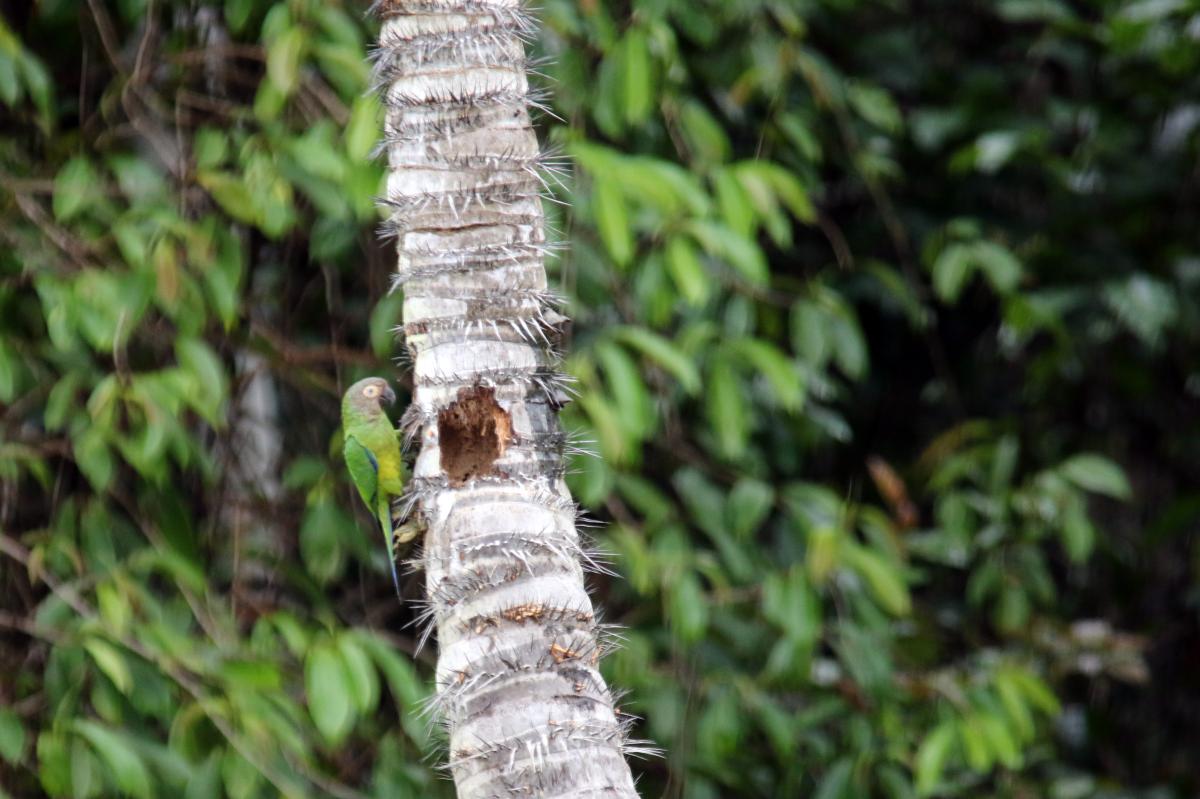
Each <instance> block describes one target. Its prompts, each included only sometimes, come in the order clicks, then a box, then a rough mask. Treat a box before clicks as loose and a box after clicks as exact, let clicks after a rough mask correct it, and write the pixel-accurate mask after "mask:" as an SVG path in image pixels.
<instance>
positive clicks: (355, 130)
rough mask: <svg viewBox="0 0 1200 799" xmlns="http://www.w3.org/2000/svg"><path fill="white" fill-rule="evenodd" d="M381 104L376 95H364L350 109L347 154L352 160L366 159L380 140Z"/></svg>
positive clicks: (346, 138) (346, 137) (346, 135)
mask: <svg viewBox="0 0 1200 799" xmlns="http://www.w3.org/2000/svg"><path fill="white" fill-rule="evenodd" d="M379 116H380V105H379V101H378V100H377V99H375V96H374V95H370V94H367V95H363V96H362V97H360V98H359V99H357V100H355V101H354V105H353V107H351V109H350V121H349V122H347V123H346V133H345V141H346V156H347V157H348V158H350V159H351V160H352V161H365V160H367V158H368V157H369V156H370V155H371V151H372V150H373V149H375V144H376V142H378V141H379V137H380V130H379Z"/></svg>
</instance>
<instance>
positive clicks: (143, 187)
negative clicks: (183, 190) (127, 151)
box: [108, 155, 168, 205]
mask: <svg viewBox="0 0 1200 799" xmlns="http://www.w3.org/2000/svg"><path fill="white" fill-rule="evenodd" d="M108 167H109V169H111V170H112V172H113V174H114V175H116V177H117V185H118V186H120V187H121V191H122V192H123V193H124V194H125V196H126V197H128V198H129V201H130V202H131V203H134V204H135V205H136V204H151V203H155V202H163V201H164V200H165V198H166V197H167V189H168V187H167V182H166V180H164V179H163V176H162V173H161V172H159V171H158V169H156V168H155V167H154V166H153V165H152V164H151V163H150V162H149V161H146V160H145V159H142V158H138V157H136V156H132V155H115V156H113V157H111V158H109V159H108Z"/></svg>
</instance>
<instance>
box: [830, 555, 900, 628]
mask: <svg viewBox="0 0 1200 799" xmlns="http://www.w3.org/2000/svg"><path fill="white" fill-rule="evenodd" d="M841 552H842V557H843V558H844V559H845V562H846V564H847V565H849V566H850V568H852V569H854V570H855V571H856V572H858V574H859V575H860V576H861V577H862V578H863V579H864V580H866V581H867V586H868V587H869V588H870V589H871V594H872V595H873V596H874V597H875V599H876V600H877V601H878V602H879V604H880V605H881V606H883V609H884V610H886V611H887V612H888V613H891V614H892V615H893V616H907V615H908V614H909V613H910V612H912V598H911V597H910V596H909V593H908V586H907V585H905V583H904V576H903V574H902V572H901V571H900V569H899V568H897V567H896V566H895V565H893V564H892V563H891V561H889V560H887V559H886V558H884V557H882V556H880V555H878V554H876V553H875V552H873V551H872V550H870V549H867V548H866V547H862V546H859V545H857V544H853V543H850V542H844V543H843V545H842V548H841Z"/></svg>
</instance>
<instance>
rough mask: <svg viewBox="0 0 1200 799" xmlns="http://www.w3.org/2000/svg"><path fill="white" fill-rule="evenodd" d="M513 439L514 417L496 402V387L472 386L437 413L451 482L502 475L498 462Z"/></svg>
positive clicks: (443, 458) (445, 467)
mask: <svg viewBox="0 0 1200 799" xmlns="http://www.w3.org/2000/svg"><path fill="white" fill-rule="evenodd" d="M511 439H512V417H511V416H509V414H508V411H506V410H504V409H503V408H501V407H500V403H498V402H496V391H495V389H491V388H487V387H485V386H471V387H470V388H464V389H460V390H459V392H458V399H456V400H455V401H454V402H452V403H450V405H448V406H447V407H446V408H444V409H443V410H441V411H439V412H438V444H439V448H440V449H441V466H442V471H443V472H445V474H446V476H447V477H448V478H449V480H450V485H452V486H455V487H457V486H461V485H464V484H465V483H466V482H467V481H469V480H473V479H475V478H477V477H486V476H488V475H496V474H499V473H500V471H499V470H498V469H497V468H496V461H497V460H498V459H499V458H500V456H502V455H503V454H504V450H505V448H507V447H508V443H509V441H510V440H511Z"/></svg>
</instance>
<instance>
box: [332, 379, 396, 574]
mask: <svg viewBox="0 0 1200 799" xmlns="http://www.w3.org/2000/svg"><path fill="white" fill-rule="evenodd" d="M395 401H396V394H395V392H393V391H392V387H391V386H389V385H388V383H387V381H386V380H383V379H382V378H378V377H368V378H366V379H364V380H359V381H358V382H357V383H355V384H354V385H352V386H350V388H349V390H348V391H346V395H345V396H344V397H342V432H343V434H344V435H345V443H344V445H343V447H342V451H343V454H344V455H345V457H346V467H347V468H348V469H349V470H350V479H352V480H353V481H354V486H355V488H357V489H358V493H359V496H361V497H362V499H363V502H365V503H366V504H367V508H368V509H369V510H370V511H371V513H373V514H374V515H375V517H376V518H377V519H379V526H380V528H382V530H383V537H384V540H385V541H386V542H387V549H388V563H389V564H390V565H391V567H392V582H393V583H394V584H395V586H396V595H397V596H399V595H400V579H399V578H398V577H397V576H396V546H397V544H399V543H406V541H399V540H397V536H396V531H395V530H394V528H393V527H392V509H391V504H392V500H393V499H395V498H396V497H398V496H399V495H400V492H401V491H403V490H404V461H402V460H401V458H400V442H399V441H398V440H397V438H396V430H395V428H393V427H392V423H391V421H390V420H389V419H388V417H387V414H386V413H384V411H383V406H382V405H381V402H386V403H387V404H389V405H391V404H392V403H393V402H395ZM406 532H407V531H406ZM412 537H413V534H412V533H408V535H407V536H406V538H412Z"/></svg>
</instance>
